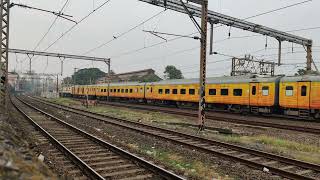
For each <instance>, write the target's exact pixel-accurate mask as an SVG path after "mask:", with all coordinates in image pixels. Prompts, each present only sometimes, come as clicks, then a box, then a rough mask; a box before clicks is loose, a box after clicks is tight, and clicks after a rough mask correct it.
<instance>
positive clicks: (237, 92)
mask: <svg viewBox="0 0 320 180" xmlns="http://www.w3.org/2000/svg"><path fill="white" fill-rule="evenodd" d="M233 96H242V89H234V90H233Z"/></svg>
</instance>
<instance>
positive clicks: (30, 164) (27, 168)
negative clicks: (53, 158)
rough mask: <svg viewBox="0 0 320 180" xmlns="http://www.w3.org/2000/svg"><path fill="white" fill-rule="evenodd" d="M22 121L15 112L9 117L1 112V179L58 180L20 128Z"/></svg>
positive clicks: (11, 112)
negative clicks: (39, 157)
mask: <svg viewBox="0 0 320 180" xmlns="http://www.w3.org/2000/svg"><path fill="white" fill-rule="evenodd" d="M9 108H10V109H12V106H11V105H9ZM21 120H22V119H21V118H20V116H19V114H18V113H17V112H16V111H15V110H12V111H10V113H9V116H7V115H4V114H3V112H0V179H34V178H35V179H56V175H55V174H54V173H53V172H52V171H51V170H50V169H49V168H48V167H47V166H46V165H45V164H44V163H43V162H42V161H41V159H40V160H39V159H38V155H39V154H40V153H39V152H38V151H37V149H35V148H34V147H35V146H34V143H32V142H31V141H29V136H26V135H27V133H26V132H25V131H24V129H23V127H22V126H20V124H19V122H21Z"/></svg>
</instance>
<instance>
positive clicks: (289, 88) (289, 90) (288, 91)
mask: <svg viewBox="0 0 320 180" xmlns="http://www.w3.org/2000/svg"><path fill="white" fill-rule="evenodd" d="M286 96H293V86H286Z"/></svg>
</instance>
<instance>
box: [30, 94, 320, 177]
mask: <svg viewBox="0 0 320 180" xmlns="http://www.w3.org/2000/svg"><path fill="white" fill-rule="evenodd" d="M30 100H31V99H30ZM32 100H34V101H36V103H42V104H45V105H48V106H50V107H51V108H58V109H60V110H63V111H66V112H69V113H75V114H77V115H81V116H84V117H87V118H90V119H92V120H97V121H100V122H105V123H108V124H112V125H115V126H119V127H122V128H124V129H129V130H132V131H135V132H137V133H141V134H144V135H150V136H154V137H158V138H160V139H163V140H166V141H171V142H173V143H174V144H177V145H184V146H186V147H189V148H191V149H197V150H200V151H202V152H205V153H209V154H212V155H214V156H219V157H223V158H228V159H230V160H233V161H236V162H240V163H242V164H245V165H247V166H249V167H252V168H255V169H259V170H261V171H262V170H264V171H265V172H269V173H270V174H271V175H272V176H273V175H276V176H281V177H284V178H289V179H301V180H302V179H320V165H318V164H312V163H307V162H303V161H298V160H295V159H291V158H287V157H283V156H279V155H275V154H271V153H266V152H262V151H259V150H255V149H250V148H246V147H242V146H237V145H233V144H229V143H224V142H220V141H215V140H210V139H206V138H201V137H198V136H194V135H191V134H187V133H180V132H176V131H172V130H168V129H164V128H159V127H156V126H152V125H146V124H142V123H137V122H132V121H127V120H122V119H119V118H113V117H110V116H106V115H102V114H97V113H93V112H89V111H85V110H80V109H77V108H72V107H68V106H63V105H59V104H55V103H49V102H46V101H43V100H40V99H34V98H32Z"/></svg>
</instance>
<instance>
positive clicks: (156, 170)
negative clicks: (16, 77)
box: [17, 97, 184, 180]
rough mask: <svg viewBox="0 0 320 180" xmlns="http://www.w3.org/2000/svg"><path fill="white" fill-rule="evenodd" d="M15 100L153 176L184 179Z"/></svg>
mask: <svg viewBox="0 0 320 180" xmlns="http://www.w3.org/2000/svg"><path fill="white" fill-rule="evenodd" d="M17 99H18V100H19V101H21V102H22V103H24V104H25V105H27V106H29V107H30V108H32V109H34V110H36V111H38V112H40V113H42V114H44V115H45V116H47V117H50V118H51V119H53V120H55V121H57V122H59V123H61V124H63V125H65V126H67V127H68V128H70V129H72V130H74V131H76V132H78V133H79V134H82V135H84V136H86V137H88V138H89V139H91V140H93V141H94V142H96V143H98V144H100V145H102V146H103V147H106V148H107V149H110V150H111V151H113V152H115V153H116V154H119V155H120V156H122V157H125V158H127V159H129V160H132V161H134V162H136V163H138V164H139V165H141V166H143V167H144V168H146V169H148V170H150V171H152V172H153V173H155V174H158V175H160V176H161V177H163V178H165V179H177V180H178V179H180V180H183V179H184V178H182V177H180V176H178V175H176V174H174V173H172V172H170V171H168V170H165V169H163V168H161V167H159V166H157V165H154V164H152V163H150V162H148V161H146V160H144V159H142V158H140V157H138V156H136V155H134V154H132V153H130V152H128V151H125V150H123V149H121V148H118V147H116V146H114V145H112V144H110V143H108V142H106V141H104V140H102V139H100V138H98V137H96V136H94V135H92V134H89V133H87V132H86V131H84V130H81V129H79V128H77V127H75V126H74V125H72V124H70V123H67V122H65V121H63V120H61V119H59V118H57V117H55V116H53V115H52V114H49V113H47V112H45V111H43V110H41V109H39V108H37V107H35V106H33V105H31V104H29V103H27V102H25V101H24V100H22V99H20V98H18V97H17Z"/></svg>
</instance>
